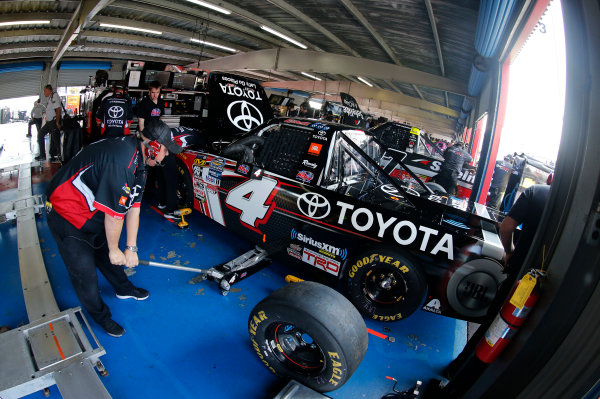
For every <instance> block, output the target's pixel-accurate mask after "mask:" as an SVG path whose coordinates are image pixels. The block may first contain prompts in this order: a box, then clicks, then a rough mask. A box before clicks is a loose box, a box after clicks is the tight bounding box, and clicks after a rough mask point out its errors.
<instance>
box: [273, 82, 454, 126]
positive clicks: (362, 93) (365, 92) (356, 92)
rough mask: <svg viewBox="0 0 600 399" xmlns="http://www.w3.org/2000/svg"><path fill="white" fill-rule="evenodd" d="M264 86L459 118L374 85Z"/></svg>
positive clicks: (318, 83)
mask: <svg viewBox="0 0 600 399" xmlns="http://www.w3.org/2000/svg"><path fill="white" fill-rule="evenodd" d="M263 86H264V87H273V88H282V89H289V90H301V91H306V92H309V93H310V92H312V93H325V92H326V91H327V92H333V93H340V92H344V93H348V94H350V95H351V96H353V97H355V98H357V97H362V98H371V99H374V100H381V101H386V102H390V103H395V104H399V105H407V106H410V107H412V108H419V109H422V110H426V111H431V112H436V113H438V114H442V115H448V116H451V117H453V118H458V117H459V113H458V112H457V111H455V110H453V109H450V108H446V107H444V106H441V105H438V104H434V103H431V102H427V101H424V100H420V99H418V98H415V97H410V96H407V95H404V94H401V93H395V92H392V91H390V90H382V89H377V88H374V87H369V86H367V85H364V84H357V83H351V82H341V81H337V82H331V81H329V82H325V81H319V82H317V81H312V80H311V81H307V80H305V81H287V82H266V83H264V84H263Z"/></svg>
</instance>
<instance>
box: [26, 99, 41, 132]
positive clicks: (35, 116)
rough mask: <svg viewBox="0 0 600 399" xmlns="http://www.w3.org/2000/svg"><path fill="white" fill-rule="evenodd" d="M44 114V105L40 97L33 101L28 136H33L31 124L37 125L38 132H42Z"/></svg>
mask: <svg viewBox="0 0 600 399" xmlns="http://www.w3.org/2000/svg"><path fill="white" fill-rule="evenodd" d="M43 116H44V106H43V105H42V104H41V102H40V99H39V98H38V99H37V100H35V102H34V103H33V108H32V109H31V120H30V121H29V125H28V126H27V137H31V125H35V129H36V132H37V134H39V133H40V129H41V128H42V117H43ZM36 137H37V135H36Z"/></svg>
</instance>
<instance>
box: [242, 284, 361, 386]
mask: <svg viewBox="0 0 600 399" xmlns="http://www.w3.org/2000/svg"><path fill="white" fill-rule="evenodd" d="M248 332H249V335H250V341H251V342H252V346H253V347H254V350H255V352H256V354H257V356H258V357H259V358H260V360H261V361H262V362H263V364H264V365H265V366H266V367H267V368H269V370H271V371H272V372H273V373H275V374H277V375H278V376H280V377H284V378H291V379H294V380H296V381H298V382H300V383H302V384H304V385H306V386H308V387H309V388H312V389H314V390H315V391H318V392H329V391H332V390H334V389H337V388H339V387H341V386H342V385H344V383H345V382H346V381H348V379H349V378H350V376H351V375H352V374H353V373H354V371H355V370H356V369H357V368H358V365H359V364H360V362H361V361H362V359H363V357H364V355H365V353H366V351H367V346H368V336H367V327H366V325H365V322H364V320H363V318H362V316H361V315H360V313H359V312H358V310H356V308H355V307H354V306H353V305H352V304H351V303H350V301H348V300H347V299H346V298H345V297H344V296H343V295H342V294H340V293H339V292H337V291H335V290H334V289H332V288H330V287H327V286H325V285H322V284H319V283H314V282H309V281H302V282H299V283H293V284H289V285H287V286H285V287H283V288H281V289H279V290H277V291H275V292H274V293H272V294H271V295H269V296H268V297H266V298H265V299H263V300H262V301H261V302H259V303H258V305H256V306H255V307H254V309H252V312H251V313H250V317H249V318H248Z"/></svg>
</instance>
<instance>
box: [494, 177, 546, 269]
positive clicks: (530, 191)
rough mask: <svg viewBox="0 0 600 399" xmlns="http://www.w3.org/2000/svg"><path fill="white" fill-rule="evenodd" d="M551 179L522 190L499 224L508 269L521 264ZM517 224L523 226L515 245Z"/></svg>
mask: <svg viewBox="0 0 600 399" xmlns="http://www.w3.org/2000/svg"><path fill="white" fill-rule="evenodd" d="M551 181H552V180H551V178H549V179H548V185H543V184H534V185H533V186H531V187H529V188H527V189H526V190H525V191H523V193H521V195H520V196H519V198H518V199H517V201H516V202H515V204H514V205H513V206H512V208H510V211H509V212H508V215H507V216H506V217H505V218H504V220H502V223H501V224H500V231H499V236H500V241H502V246H503V247H504V251H505V255H504V260H505V261H506V263H507V265H508V266H507V267H508V270H509V271H512V272H516V271H518V269H519V268H521V266H522V265H523V261H524V260H525V256H527V252H528V251H529V247H531V243H532V242H533V237H534V236H535V232H536V231H537V228H538V225H539V224H540V220H541V219H542V213H543V212H544V207H545V206H546V202H547V201H548V197H549V195H550V185H549V184H550V183H551ZM519 225H523V226H522V228H521V233H520V234H519V237H518V240H516V245H515V244H514V241H515V240H514V239H513V237H514V232H515V231H516V230H517V227H518V226H519Z"/></svg>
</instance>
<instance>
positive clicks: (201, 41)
mask: <svg viewBox="0 0 600 399" xmlns="http://www.w3.org/2000/svg"><path fill="white" fill-rule="evenodd" d="M190 41H192V42H194V43H201V44H204V45H206V46H212V47H216V48H220V49H223V50H227V51H231V52H232V53H235V52H237V50H236V49H234V48H231V47H226V46H221V45H220V44H217V43H211V42H207V41H204V40H198V39H190Z"/></svg>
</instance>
